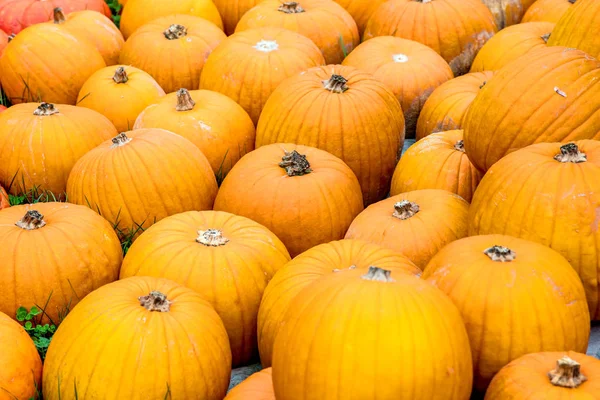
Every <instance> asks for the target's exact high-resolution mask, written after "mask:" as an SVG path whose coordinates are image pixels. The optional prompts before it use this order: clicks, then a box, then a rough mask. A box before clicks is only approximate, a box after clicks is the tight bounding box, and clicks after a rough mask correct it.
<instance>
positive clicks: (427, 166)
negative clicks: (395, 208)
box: [390, 130, 483, 202]
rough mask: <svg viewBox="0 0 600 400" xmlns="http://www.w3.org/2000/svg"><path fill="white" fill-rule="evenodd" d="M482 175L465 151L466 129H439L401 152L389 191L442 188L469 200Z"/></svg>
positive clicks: (402, 191)
mask: <svg viewBox="0 0 600 400" xmlns="http://www.w3.org/2000/svg"><path fill="white" fill-rule="evenodd" d="M482 176H483V174H482V173H481V172H479V171H478V170H477V169H476V168H475V167H474V166H473V164H471V161H469V157H467V154H466V153H465V148H464V146H463V132H462V131H461V130H456V131H446V132H438V133H434V134H431V135H429V136H427V137H425V138H423V139H421V140H419V141H418V142H417V143H415V144H414V145H412V146H411V147H409V148H408V150H406V152H405V153H404V154H403V155H402V158H401V159H400V162H399V163H398V165H397V166H396V170H395V171H394V176H393V177H392V187H391V189H390V194H391V195H392V196H395V195H397V194H400V193H404V192H411V191H413V190H420V189H442V190H447V191H449V192H452V193H456V194H457V195H459V196H460V197H462V198H463V199H465V200H466V201H468V202H470V201H471V199H472V198H473V193H474V192H475V188H477V185H478V184H479V181H480V180H481V178H482Z"/></svg>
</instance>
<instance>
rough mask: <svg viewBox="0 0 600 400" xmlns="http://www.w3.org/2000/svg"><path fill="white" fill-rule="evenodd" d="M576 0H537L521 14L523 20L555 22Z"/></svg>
mask: <svg viewBox="0 0 600 400" xmlns="http://www.w3.org/2000/svg"><path fill="white" fill-rule="evenodd" d="M576 1H577V0H537V1H536V2H535V3H533V5H532V6H531V7H529V9H528V10H527V12H526V13H525V15H524V16H523V22H552V23H557V22H558V21H559V20H560V19H561V18H562V16H563V15H565V13H566V12H567V10H569V9H570V8H571V7H572V6H573V4H575V2H576Z"/></svg>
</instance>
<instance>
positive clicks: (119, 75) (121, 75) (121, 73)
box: [113, 67, 129, 83]
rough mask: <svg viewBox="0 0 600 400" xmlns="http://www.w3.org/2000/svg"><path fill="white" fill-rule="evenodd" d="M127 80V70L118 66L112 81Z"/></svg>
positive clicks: (122, 81) (121, 81)
mask: <svg viewBox="0 0 600 400" xmlns="http://www.w3.org/2000/svg"><path fill="white" fill-rule="evenodd" d="M128 80H129V77H128V76H127V72H125V68H123V67H119V68H117V69H116V71H115V75H114V76H113V81H115V82H116V83H125V82H127V81H128Z"/></svg>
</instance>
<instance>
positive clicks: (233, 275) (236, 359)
mask: <svg viewBox="0 0 600 400" xmlns="http://www.w3.org/2000/svg"><path fill="white" fill-rule="evenodd" d="M209 229H217V230H219V231H220V232H221V235H222V236H223V237H224V238H226V239H228V240H229V241H228V242H227V243H224V244H222V245H220V246H215V247H213V246H210V245H206V244H202V243H200V242H198V241H197V239H199V238H200V237H201V235H200V232H199V231H207V230H209ZM200 240H202V239H200ZM289 260H290V256H289V254H288V252H287V250H286V248H285V246H284V245H283V243H282V242H281V241H280V240H279V239H278V238H277V237H276V236H275V235H274V234H273V233H272V232H270V231H269V230H268V229H266V228H265V227H263V226H262V225H260V224H257V223H256V222H254V221H252V220H250V219H248V218H244V217H240V216H237V215H233V214H229V213H225V212H220V211H202V212H197V211H189V212H186V213H182V214H177V215H173V216H171V217H167V218H165V219H164V220H162V221H160V222H158V223H157V224H155V225H153V226H152V227H150V228H149V229H148V231H147V232H144V233H143V234H142V235H141V236H140V237H139V239H137V240H136V242H135V243H134V244H133V246H131V248H130V249H129V252H128V253H127V256H126V257H125V260H124V261H123V266H122V268H121V278H127V277H130V276H134V275H138V276H155V277H159V278H167V279H171V280H173V281H175V282H177V283H180V284H182V285H185V286H187V287H189V288H192V289H194V290H195V291H196V292H198V293H200V294H201V295H202V296H203V297H204V298H205V299H206V300H208V301H209V302H210V303H211V305H212V306H213V307H214V308H215V310H216V311H217V313H218V314H219V316H220V317H221V319H222V320H223V322H224V324H225V328H226V329H227V333H228V336H229V342H230V345H231V352H232V356H233V365H234V366H238V365H247V364H248V363H249V362H250V361H252V359H253V357H254V356H256V355H257V354H258V351H257V346H256V316H257V314H258V306H259V305H260V300H261V298H262V295H263V292H264V290H265V287H266V286H267V283H268V282H269V280H270V279H271V278H272V277H273V275H274V274H275V272H277V270H278V269H279V268H281V267H282V266H283V265H284V264H285V263H287V262H288V261H289Z"/></svg>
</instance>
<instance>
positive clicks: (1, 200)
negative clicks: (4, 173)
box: [0, 186, 10, 210]
mask: <svg viewBox="0 0 600 400" xmlns="http://www.w3.org/2000/svg"><path fill="white" fill-rule="evenodd" d="M8 207H10V201H9V198H8V193H6V189H4V188H3V187H2V186H0V210H2V209H3V208H8Z"/></svg>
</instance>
